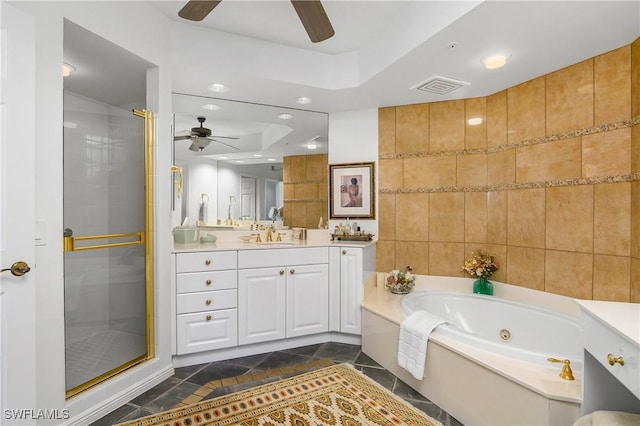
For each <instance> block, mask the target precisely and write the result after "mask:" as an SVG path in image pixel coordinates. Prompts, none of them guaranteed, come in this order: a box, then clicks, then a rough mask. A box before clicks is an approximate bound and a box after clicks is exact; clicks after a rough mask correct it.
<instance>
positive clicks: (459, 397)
mask: <svg viewBox="0 0 640 426" xmlns="http://www.w3.org/2000/svg"><path fill="white" fill-rule="evenodd" d="M385 283H386V275H385V274H384V273H378V275H377V277H376V279H375V280H370V281H368V282H367V283H366V285H365V289H364V299H363V303H362V352H363V353H365V354H367V355H368V356H369V357H371V358H372V359H373V360H375V361H376V362H378V363H379V364H380V365H382V366H383V367H385V368H386V369H387V370H389V371H391V372H392V373H393V374H395V375H396V376H397V377H398V378H400V379H401V380H402V381H403V382H405V383H406V384H407V385H409V386H410V387H411V388H413V389H414V390H416V391H417V392H419V393H420V394H422V395H423V396H425V397H426V398H428V399H429V400H430V401H432V402H434V403H435V404H437V405H438V406H439V407H441V408H442V409H443V410H445V411H446V412H448V413H449V414H450V415H452V416H453V417H455V418H456V419H457V420H459V421H460V422H461V423H463V424H469V425H471V424H473V425H477V426H481V425H486V426H498V425H500V426H501V425H505V426H507V425H508V426H516V425H521V426H532V425H535V426H541V425H548V426H551V425H553V426H563V425H566V426H570V425H572V424H573V423H574V422H575V420H577V419H578V418H579V417H580V404H581V387H582V386H581V382H582V360H583V352H582V351H583V349H582V348H583V346H582V343H581V330H580V326H579V324H578V319H577V318H578V313H579V309H578V306H577V305H576V304H575V301H574V300H572V299H570V298H568V297H565V296H561V295H556V294H552V293H545V292H540V291H536V290H532V289H526V288H522V287H518V286H512V285H509V284H506V283H499V282H494V289H495V291H496V294H497V296H484V295H476V294H473V293H471V292H470V290H471V287H472V285H473V282H472V280H469V279H465V278H457V277H440V276H423V275H418V276H417V278H416V286H415V288H414V289H413V291H412V292H411V293H410V294H408V295H405V296H398V295H394V294H391V293H390V292H389V291H388V290H387V289H386V288H385ZM418 309H422V310H426V311H428V312H429V313H431V314H432V315H436V316H439V317H441V318H443V319H445V320H446V321H448V324H443V325H440V326H438V327H436V329H435V330H433V332H432V333H431V334H430V336H429V343H428V345H427V359H426V363H425V374H424V377H423V379H422V380H417V379H415V378H414V377H413V376H412V375H411V374H410V373H409V372H408V371H406V370H405V369H403V368H402V367H400V366H399V365H398V341H399V335H400V324H401V323H402V321H403V320H404V319H405V318H407V317H408V316H409V315H411V313H412V312H415V311H416V310H418ZM551 357H552V358H556V359H560V360H564V359H569V360H570V361H571V368H572V370H573V373H574V376H575V380H573V381H569V380H565V379H563V378H562V377H560V372H561V370H562V367H563V364H561V363H551V362H549V361H547V358H551Z"/></svg>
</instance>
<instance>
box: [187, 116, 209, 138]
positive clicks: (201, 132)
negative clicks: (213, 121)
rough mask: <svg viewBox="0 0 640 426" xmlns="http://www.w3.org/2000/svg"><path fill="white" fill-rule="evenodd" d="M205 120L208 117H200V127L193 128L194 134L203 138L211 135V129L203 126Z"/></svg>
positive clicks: (192, 132) (192, 133)
mask: <svg viewBox="0 0 640 426" xmlns="http://www.w3.org/2000/svg"><path fill="white" fill-rule="evenodd" d="M205 120H206V117H198V121H199V122H200V127H193V128H191V135H192V136H197V137H201V138H206V137H208V136H211V129H207V128H206V127H203V124H204V121H205Z"/></svg>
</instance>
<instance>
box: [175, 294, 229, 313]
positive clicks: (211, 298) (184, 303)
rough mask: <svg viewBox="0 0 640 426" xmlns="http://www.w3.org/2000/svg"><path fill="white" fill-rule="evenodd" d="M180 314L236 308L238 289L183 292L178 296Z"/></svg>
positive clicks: (177, 303)
mask: <svg viewBox="0 0 640 426" xmlns="http://www.w3.org/2000/svg"><path fill="white" fill-rule="evenodd" d="M176 300H177V301H176V311H177V313H178V314H186V313H191V312H202V311H213V310H216V309H229V308H235V307H237V305H238V291H237V290H235V289H233V290H218V291H203V292H200V293H183V294H179V295H178V296H177V297H176Z"/></svg>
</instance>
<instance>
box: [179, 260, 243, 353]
mask: <svg viewBox="0 0 640 426" xmlns="http://www.w3.org/2000/svg"><path fill="white" fill-rule="evenodd" d="M236 270H237V252H236V251H220V252H196V253H178V254H177V255H176V314H177V315H176V353H177V354H178V355H183V354H189V353H194V352H200V351H206V350H213V349H221V348H227V347H230V346H236V345H237V344H238V325H237V324H238V313H237V311H238V310H237V300H238V297H237V291H238V290H237V287H238V277H237V272H236Z"/></svg>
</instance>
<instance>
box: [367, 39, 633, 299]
mask: <svg viewBox="0 0 640 426" xmlns="http://www.w3.org/2000/svg"><path fill="white" fill-rule="evenodd" d="M472 117H480V118H482V119H483V122H482V124H480V125H478V126H470V125H468V124H467V119H469V118H472ZM379 157H380V158H379V176H380V178H379V192H380V193H379V209H380V210H379V228H380V230H379V243H378V250H377V256H378V257H377V269H378V270H379V271H386V270H391V269H395V268H403V267H404V266H406V265H411V266H413V268H414V270H415V271H416V272H417V273H420V274H431V275H449V276H463V274H462V273H461V272H460V266H461V265H462V263H463V261H464V258H465V257H466V256H468V255H469V254H470V253H471V252H472V251H473V250H476V249H478V248H482V249H485V250H489V251H491V252H492V253H493V254H494V255H495V256H496V258H497V260H498V262H499V263H500V264H501V268H500V270H499V271H498V272H497V273H496V274H495V275H494V278H495V279H496V280H499V281H505V282H509V283H511V284H515V285H520V286H523V287H529V288H533V289H537V290H543V291H549V292H552V293H557V294H563V295H567V296H571V297H579V298H584V299H599V300H616V301H632V302H640V39H638V40H636V41H635V42H634V43H633V44H631V45H629V46H624V47H621V48H619V49H616V50H614V51H612V52H608V53H605V54H603V55H600V56H598V57H595V58H591V59H588V60H586V61H583V62H580V63H577V64H575V65H572V66H570V67H567V68H565V69H562V70H559V71H556V72H554V73H551V74H548V75H545V76H542V77H539V78H536V79H534V80H531V81H528V82H525V83H522V84H520V85H518V86H515V87H512V88H509V89H507V90H505V91H502V92H499V93H496V94H493V95H491V96H487V97H483V98H474V99H463V100H455V101H444V102H434V103H425V104H417V105H406V106H396V107H386V108H381V109H380V110H379Z"/></svg>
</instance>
